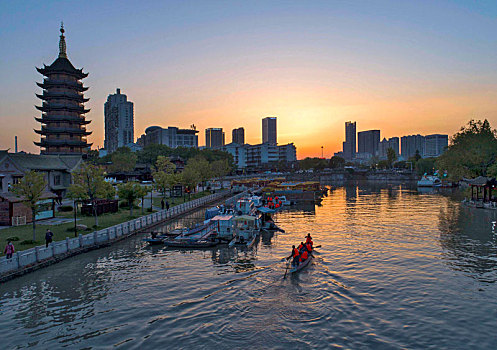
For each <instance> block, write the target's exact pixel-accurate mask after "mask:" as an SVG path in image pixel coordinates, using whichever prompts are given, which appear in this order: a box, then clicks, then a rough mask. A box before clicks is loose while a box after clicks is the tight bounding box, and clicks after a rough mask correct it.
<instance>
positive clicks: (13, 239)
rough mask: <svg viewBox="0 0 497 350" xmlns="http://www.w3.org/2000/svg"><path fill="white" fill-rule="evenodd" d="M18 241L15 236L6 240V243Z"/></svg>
mask: <svg viewBox="0 0 497 350" xmlns="http://www.w3.org/2000/svg"><path fill="white" fill-rule="evenodd" d="M18 240H19V237H17V236H12V237H9V238H7V241H12V242H15V241H18Z"/></svg>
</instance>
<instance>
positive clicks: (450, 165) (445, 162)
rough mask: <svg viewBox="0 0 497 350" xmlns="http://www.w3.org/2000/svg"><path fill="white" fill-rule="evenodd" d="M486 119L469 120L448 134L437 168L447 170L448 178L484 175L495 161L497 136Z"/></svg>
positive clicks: (457, 178)
mask: <svg viewBox="0 0 497 350" xmlns="http://www.w3.org/2000/svg"><path fill="white" fill-rule="evenodd" d="M496 134H497V133H496V131H495V130H492V128H491V127H490V123H489V122H488V121H487V120H486V119H485V120H484V121H481V120H470V121H469V122H468V124H467V125H465V126H463V127H462V128H461V130H460V131H459V132H458V133H456V134H454V135H453V136H452V137H451V144H450V146H449V147H448V149H447V150H446V151H445V152H444V153H443V154H442V155H441V156H440V157H438V159H437V167H438V168H439V169H443V170H446V171H447V172H448V174H449V178H450V179H451V180H453V181H457V180H459V179H461V178H462V177H468V178H473V177H476V176H487V175H489V171H490V173H492V171H493V169H494V168H493V165H494V164H495V163H496V162H497V137H496Z"/></svg>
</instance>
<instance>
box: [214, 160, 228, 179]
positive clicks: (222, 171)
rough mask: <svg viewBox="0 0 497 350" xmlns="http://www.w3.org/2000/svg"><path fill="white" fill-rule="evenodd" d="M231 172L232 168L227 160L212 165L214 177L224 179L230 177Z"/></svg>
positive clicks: (216, 161) (217, 161)
mask: <svg viewBox="0 0 497 350" xmlns="http://www.w3.org/2000/svg"><path fill="white" fill-rule="evenodd" d="M231 170H232V168H231V167H230V165H229V163H228V160H227V159H219V160H215V161H213V162H212V163H211V171H212V175H213V176H215V177H218V178H223V177H225V176H226V175H228V174H229V173H230V172H231ZM221 184H222V181H221Z"/></svg>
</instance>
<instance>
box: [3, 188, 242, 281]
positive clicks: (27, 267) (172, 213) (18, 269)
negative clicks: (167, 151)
mask: <svg viewBox="0 0 497 350" xmlns="http://www.w3.org/2000/svg"><path fill="white" fill-rule="evenodd" d="M231 194H232V193H231V191H229V190H226V191H222V192H219V193H215V194H211V195H209V196H206V197H203V198H199V199H195V200H192V201H189V202H186V203H183V204H181V205H178V206H175V207H173V208H170V209H169V210H160V211H158V212H155V213H152V214H148V215H145V216H141V217H137V218H135V219H132V220H129V221H126V222H120V223H118V224H115V225H113V226H111V227H108V228H105V229H101V230H99V231H94V232H91V233H88V234H86V235H82V234H79V235H78V237H74V238H69V237H66V238H65V240H62V241H57V242H52V243H51V244H50V245H49V246H48V247H45V246H44V245H43V246H36V247H34V248H31V249H26V250H23V251H18V252H16V253H15V254H14V255H13V257H12V258H11V259H7V258H6V257H2V258H0V282H1V281H5V280H9V279H12V278H14V277H17V276H20V275H23V274H26V273H28V272H31V271H34V270H37V269H39V268H42V267H44V266H48V265H51V264H54V263H56V262H59V261H61V260H64V259H66V258H68V257H71V256H74V255H77V254H81V253H84V252H86V251H89V250H94V249H98V248H100V247H102V246H108V245H110V244H112V243H114V242H117V241H120V240H122V239H123V238H126V237H129V236H131V235H134V234H136V233H139V232H142V231H143V230H144V229H149V228H152V227H153V226H156V225H158V224H160V223H163V222H165V221H168V220H171V219H175V218H178V217H180V216H181V215H183V214H186V213H188V212H190V211H192V210H195V209H197V208H200V207H202V206H204V205H207V204H210V203H213V202H216V201H218V200H220V199H223V198H226V197H230V196H231ZM237 196H239V195H236V196H235V197H237Z"/></svg>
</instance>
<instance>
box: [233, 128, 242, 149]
mask: <svg viewBox="0 0 497 350" xmlns="http://www.w3.org/2000/svg"><path fill="white" fill-rule="evenodd" d="M231 136H232V137H231V142H233V143H238V144H239V145H243V144H245V130H244V129H243V128H238V129H233V131H232V133H231Z"/></svg>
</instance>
